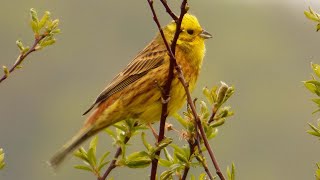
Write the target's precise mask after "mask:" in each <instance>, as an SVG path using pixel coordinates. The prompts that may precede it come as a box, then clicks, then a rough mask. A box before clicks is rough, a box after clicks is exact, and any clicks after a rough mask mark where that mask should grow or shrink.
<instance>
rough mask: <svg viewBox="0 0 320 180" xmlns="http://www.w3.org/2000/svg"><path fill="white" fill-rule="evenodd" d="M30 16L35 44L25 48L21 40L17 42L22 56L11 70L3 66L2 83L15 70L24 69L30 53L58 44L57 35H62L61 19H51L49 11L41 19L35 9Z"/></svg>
mask: <svg viewBox="0 0 320 180" xmlns="http://www.w3.org/2000/svg"><path fill="white" fill-rule="evenodd" d="M30 16H31V18H30V19H31V20H30V26H31V29H32V31H33V34H34V43H33V45H32V46H31V47H30V46H25V45H24V44H23V43H22V41H21V40H17V41H16V45H17V46H18V48H19V50H20V55H19V56H18V58H17V60H16V62H15V64H14V65H13V67H12V68H10V69H9V68H8V67H7V66H4V65H3V66H2V69H3V73H4V76H3V77H2V78H1V80H0V82H2V81H3V80H4V79H6V78H7V77H8V76H9V75H10V73H12V72H13V71H14V70H15V69H20V68H22V66H21V64H22V62H23V61H24V60H25V58H26V57H27V56H28V55H29V54H30V53H32V52H34V51H37V50H40V49H43V48H44V47H47V46H50V45H52V44H54V43H55V42H56V39H55V35H56V34H58V33H60V29H59V28H58V25H59V19H51V15H50V12H49V11H46V12H45V13H44V15H43V16H42V17H41V18H39V17H38V13H37V12H36V10H34V9H33V8H32V9H30Z"/></svg>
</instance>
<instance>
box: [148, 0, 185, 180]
mask: <svg viewBox="0 0 320 180" xmlns="http://www.w3.org/2000/svg"><path fill="white" fill-rule="evenodd" d="M147 1H148V3H149V6H150V8H151V11H152V14H153V20H154V21H155V23H156V24H157V26H158V29H159V31H160V34H161V37H162V39H163V41H164V44H165V46H166V48H167V51H168V54H169V56H170V65H169V71H168V78H167V82H166V84H165V88H164V94H163V98H164V100H165V101H164V102H163V103H162V111H161V119H160V128H159V136H158V143H159V142H161V141H162V139H163V138H164V131H165V123H166V119H167V116H168V103H169V101H168V99H169V97H170V89H171V83H172V80H173V78H174V73H173V71H174V67H175V66H176V64H177V63H176V59H175V49H176V44H177V40H178V38H179V35H180V32H181V23H182V19H183V16H184V15H185V14H186V13H187V10H186V5H187V0H183V2H182V4H181V12H180V16H179V19H178V20H177V19H176V16H175V15H174V13H173V12H172V11H171V9H170V8H169V6H168V5H167V3H166V2H165V1H161V2H162V3H163V5H164V7H165V8H166V10H167V12H168V13H169V14H170V15H171V16H172V15H174V17H173V16H172V17H173V18H174V20H175V22H176V32H175V34H174V37H173V40H172V44H171V48H169V44H168V41H167V40H166V37H165V35H164V33H163V30H162V29H161V25H160V22H159V20H158V17H157V14H156V12H155V10H154V7H153V0H147ZM159 156H160V151H158V152H156V153H155V158H154V159H153V160H152V167H151V175H150V179H151V180H155V178H156V174H157V168H158V157H159Z"/></svg>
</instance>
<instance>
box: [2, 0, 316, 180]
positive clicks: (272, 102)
mask: <svg viewBox="0 0 320 180" xmlns="http://www.w3.org/2000/svg"><path fill="white" fill-rule="evenodd" d="M174 2H175V3H177V2H178V1H174ZM156 5H158V4H156ZM308 5H311V6H312V7H313V8H314V9H316V10H317V9H318V8H319V7H320V1H317V0H312V1H307V2H306V1H304V0H282V1H277V0H224V1H209V0H199V1H192V0H190V6H191V10H190V12H192V13H193V14H195V15H196V16H197V17H198V18H199V20H200V22H201V24H202V26H203V27H204V28H205V29H206V30H207V31H209V32H211V33H212V34H213V35H214V38H213V39H210V40H208V41H207V54H206V57H205V61H204V66H203V70H202V72H201V76H200V79H199V83H198V87H197V90H196V91H195V92H194V93H193V97H200V98H201V97H202V95H201V89H202V87H204V86H208V87H212V86H213V85H216V84H218V82H219V81H221V80H223V81H225V82H227V83H228V84H230V85H234V86H235V87H236V94H235V95H234V96H233V97H232V98H231V101H230V105H231V106H232V108H233V110H234V111H235V112H236V115H235V116H234V117H233V118H232V119H230V121H228V122H227V124H225V125H224V126H223V127H221V128H220V129H219V135H218V137H217V138H215V139H214V140H213V141H211V144H212V146H213V149H214V151H215V153H216V156H217V157H218V160H219V162H220V164H221V167H222V169H223V171H225V169H226V166H227V165H230V164H231V163H232V162H235V164H236V167H237V179H240V180H254V179H259V180H283V179H294V180H302V179H314V175H313V174H314V171H315V169H316V168H315V163H316V162H317V161H320V156H319V148H320V143H319V140H318V139H316V138H314V137H312V136H310V135H308V134H307V133H305V131H306V130H307V129H308V125H307V122H309V121H311V122H314V123H315V122H316V119H317V118H318V117H319V115H311V112H312V111H313V110H315V109H316V107H315V105H313V103H312V102H311V101H310V99H311V97H312V96H311V94H310V93H309V92H308V91H307V90H306V89H305V88H304V87H303V84H302V83H301V81H303V80H306V79H309V78H310V73H311V68H310V62H311V61H312V62H314V63H320V51H319V43H320V34H319V33H316V32H315V24H314V23H313V22H311V21H309V20H307V19H306V18H305V17H304V15H303V11H304V10H305V9H307V7H308ZM0 7H1V11H0V24H1V25H0V27H1V28H0V35H1V41H0V49H1V56H0V65H7V66H11V64H12V63H13V62H14V61H15V59H16V56H17V54H18V53H19V51H18V49H17V48H16V45H15V41H16V40H17V39H21V40H22V41H23V42H24V43H25V44H30V43H32V41H33V37H32V32H31V30H30V28H29V23H28V22H29V9H30V8H32V7H33V8H35V9H36V10H38V12H39V14H42V13H43V12H44V11H45V10H49V11H51V13H52V15H53V17H56V18H59V19H60V21H61V26H60V27H61V29H62V34H60V35H58V36H57V38H58V42H57V43H56V44H55V45H54V46H51V47H49V48H46V49H44V50H43V51H40V52H37V53H34V54H32V55H31V56H30V57H28V58H27V60H26V61H25V63H24V64H23V66H24V68H23V69H22V70H18V71H16V72H15V73H14V74H12V76H11V77H10V78H9V79H8V80H6V81H4V82H3V83H2V84H1V85H0V147H2V148H4V151H5V153H6V168H5V169H4V170H2V171H0V179H1V180H15V179H24V180H38V179H39V180H40V179H46V180H56V179H59V180H67V179H69V180H70V179H78V180H84V179H95V178H94V177H93V176H92V175H91V174H90V173H87V172H84V171H79V170H75V169H73V167H72V166H73V165H75V164H79V161H78V160H75V159H74V158H71V159H69V160H68V161H66V163H65V164H64V165H63V167H62V168H60V169H59V171H58V172H56V173H54V172H53V171H52V169H51V168H49V167H48V166H47V165H46V161H47V160H48V159H49V158H50V157H51V156H52V155H53V153H54V152H55V151H56V150H57V149H58V148H59V147H60V146H61V145H62V144H63V143H64V142H65V141H66V140H68V139H69V138H70V137H71V136H73V135H74V134H75V132H76V131H77V130H78V129H79V128H80V127H81V125H82V123H83V121H84V119H85V118H84V117H81V114H82V113H83V111H84V110H86V108H87V107H88V106H89V105H91V102H92V101H93V100H94V98H95V97H96V95H98V93H100V91H101V90H102V89H103V88H104V87H105V85H106V84H107V83H108V82H110V80H111V79H112V78H113V77H114V75H115V74H117V73H118V72H119V71H120V70H122V68H124V67H125V66H126V64H127V63H128V62H129V61H130V59H131V58H133V57H134V56H135V54H136V53H137V52H138V51H139V50H141V49H142V48H143V47H144V46H145V45H146V44H147V43H148V42H149V41H150V40H151V39H152V38H153V36H154V34H155V33H156V32H157V29H156V26H155V24H154V22H153V20H152V17H151V13H150V10H149V7H148V4H147V2H146V1H145V0H141V1H129V0H126V1H116V0H105V1H97V0H94V1H75V0H69V1H53V0H28V1H21V0H10V1H9V0H1V1H0ZM156 9H157V10H158V14H159V15H160V17H161V22H162V24H163V25H164V24H166V23H167V22H168V21H169V17H168V16H167V15H166V14H165V12H164V11H163V8H162V7H160V6H157V7H156ZM137 139H138V140H137V142H132V144H133V145H139V144H140V140H139V138H137ZM177 139H178V138H177ZM151 140H152V139H150V141H151ZM101 141H104V142H103V143H100V145H99V147H98V150H99V152H100V153H101V152H102V151H104V150H106V149H110V150H111V149H112V146H111V140H110V139H108V138H106V135H104V134H103V133H102V135H101V138H100V142H101ZM182 143H183V142H182ZM197 170H198V171H202V169H197ZM148 173H149V170H148V169H143V170H140V169H139V170H131V169H127V168H123V169H116V170H115V171H113V173H112V176H113V177H114V178H115V179H125V178H128V177H131V178H133V179H148V177H147V174H148Z"/></svg>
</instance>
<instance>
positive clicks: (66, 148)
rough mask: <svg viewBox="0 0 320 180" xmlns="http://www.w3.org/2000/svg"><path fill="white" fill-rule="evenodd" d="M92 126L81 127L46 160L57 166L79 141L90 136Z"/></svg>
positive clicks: (54, 166)
mask: <svg viewBox="0 0 320 180" xmlns="http://www.w3.org/2000/svg"><path fill="white" fill-rule="evenodd" d="M91 130H92V126H87V127H84V128H83V129H81V130H80V131H79V132H78V133H77V134H76V135H75V136H74V137H73V138H72V139H71V140H70V141H69V142H67V143H66V144H65V145H64V146H63V147H62V148H61V149H60V150H59V151H58V152H57V153H56V154H55V155H54V156H53V157H52V158H51V159H50V160H49V162H48V164H49V165H50V166H51V167H53V168H54V169H56V168H58V167H59V165H60V164H61V163H62V162H63V160H64V159H65V158H66V157H67V155H69V154H70V153H71V152H72V151H74V150H75V149H76V148H77V147H78V146H79V145H80V144H81V143H83V142H84V141H85V140H87V139H88V138H89V137H91V136H92V135H93V134H92V132H91Z"/></svg>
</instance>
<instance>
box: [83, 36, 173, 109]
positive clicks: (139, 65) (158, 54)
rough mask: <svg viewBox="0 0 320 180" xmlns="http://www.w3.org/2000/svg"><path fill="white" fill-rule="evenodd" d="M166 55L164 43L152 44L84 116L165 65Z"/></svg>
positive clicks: (119, 75) (113, 82) (111, 84)
mask: <svg viewBox="0 0 320 180" xmlns="http://www.w3.org/2000/svg"><path fill="white" fill-rule="evenodd" d="M166 54H167V50H166V48H165V46H164V45H163V43H155V42H154V41H153V42H151V43H150V44H149V45H148V46H147V47H146V48H144V49H143V50H142V51H141V52H140V53H139V54H138V55H137V56H136V57H135V58H134V59H133V61H131V63H130V64H128V66H127V67H126V68H125V69H124V70H123V71H122V72H121V73H119V74H118V75H117V76H116V77H115V78H114V79H113V80H112V81H111V83H110V84H109V85H108V86H107V87H106V88H105V89H104V90H103V91H102V92H101V93H100V94H99V96H98V97H97V99H96V100H95V101H94V103H93V104H92V105H91V107H90V108H89V109H88V110H87V111H86V112H85V113H83V115H85V114H87V113H88V112H89V111H90V110H91V109H93V108H94V107H95V106H96V105H97V104H99V103H101V102H103V101H105V100H107V99H108V98H109V97H110V96H111V95H113V94H115V93H117V92H119V91H121V90H122V89H124V88H125V87H127V86H129V85H130V84H132V83H133V82H135V81H137V80H138V79H140V78H141V77H143V76H144V75H146V74H147V73H148V71H150V70H152V69H154V68H157V67H159V66H160V65H161V64H162V63H163V61H164V57H165V55H166Z"/></svg>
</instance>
